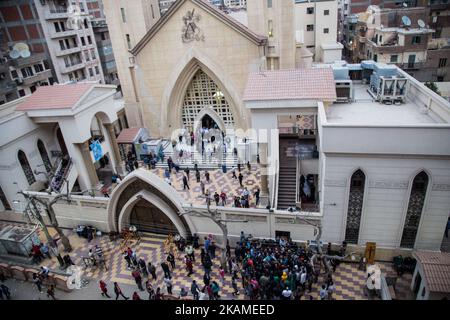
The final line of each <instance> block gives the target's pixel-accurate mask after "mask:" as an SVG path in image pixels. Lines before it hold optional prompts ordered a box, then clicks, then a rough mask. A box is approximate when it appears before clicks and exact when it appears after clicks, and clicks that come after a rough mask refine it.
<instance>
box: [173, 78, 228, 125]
mask: <svg viewBox="0 0 450 320" xmlns="http://www.w3.org/2000/svg"><path fill="white" fill-rule="evenodd" d="M205 110H210V111H212V112H211V113H210V114H208V113H206V114H205V113H204V112H205ZM214 114H215V115H217V117H218V118H219V119H217V118H216V119H214V118H215V117H214ZM208 117H209V118H210V120H211V121H210V123H211V124H213V123H215V124H216V125H217V127H219V125H223V126H225V127H234V124H235V123H234V115H233V112H232V110H231V107H230V104H229V103H228V100H227V98H226V97H225V94H224V93H223V91H222V90H221V89H220V88H219V86H218V85H217V84H216V83H215V82H214V80H213V79H212V78H210V77H209V76H208V75H207V74H206V73H205V72H204V71H203V70H202V69H198V70H197V72H196V73H195V75H194V77H193V78H192V80H191V82H190V83H189V85H188V87H187V89H186V93H185V95H184V100H183V106H182V110H181V119H182V122H183V126H184V127H185V128H186V129H188V130H192V131H194V130H195V129H196V128H195V126H196V124H197V123H198V122H199V121H201V122H202V124H203V121H204V120H208ZM216 120H217V121H216ZM217 122H219V123H217ZM205 124H206V123H205ZM220 129H222V130H225V128H220Z"/></svg>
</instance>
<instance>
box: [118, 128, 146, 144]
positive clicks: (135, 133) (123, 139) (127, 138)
mask: <svg viewBox="0 0 450 320" xmlns="http://www.w3.org/2000/svg"><path fill="white" fill-rule="evenodd" d="M141 129H143V128H127V129H123V130H122V131H121V132H120V134H119V136H118V137H117V143H122V144H124V143H136V142H137V140H138V139H139V132H140V131H141Z"/></svg>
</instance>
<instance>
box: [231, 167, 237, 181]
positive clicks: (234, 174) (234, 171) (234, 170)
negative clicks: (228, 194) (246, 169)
mask: <svg viewBox="0 0 450 320" xmlns="http://www.w3.org/2000/svg"><path fill="white" fill-rule="evenodd" d="M232 173H233V176H232V178H233V179H237V178H238V177H237V175H236V168H233V171H232Z"/></svg>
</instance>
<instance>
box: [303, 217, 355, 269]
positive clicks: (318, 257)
mask: <svg viewBox="0 0 450 320" xmlns="http://www.w3.org/2000/svg"><path fill="white" fill-rule="evenodd" d="M294 219H295V220H301V221H303V222H305V223H307V224H309V225H311V226H313V228H314V235H315V237H316V238H315V241H316V244H317V252H316V253H314V254H313V255H312V257H311V260H310V263H311V265H312V266H314V264H315V263H316V261H319V262H320V263H321V264H322V265H323V267H324V268H325V273H326V275H327V277H328V276H332V275H333V266H332V265H331V261H332V260H338V261H342V260H344V259H346V258H347V257H349V256H351V255H352V254H354V252H352V253H349V254H346V255H343V256H337V255H328V254H324V253H323V251H322V246H321V245H320V242H321V238H322V225H321V223H320V222H319V223H317V224H315V223H312V222H311V221H309V220H307V219H305V218H303V217H300V216H297V215H296V216H295V218H294ZM295 220H294V221H295Z"/></svg>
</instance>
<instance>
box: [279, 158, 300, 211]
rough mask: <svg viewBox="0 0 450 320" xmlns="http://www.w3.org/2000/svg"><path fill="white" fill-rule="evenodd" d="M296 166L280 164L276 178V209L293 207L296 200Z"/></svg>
mask: <svg viewBox="0 0 450 320" xmlns="http://www.w3.org/2000/svg"><path fill="white" fill-rule="evenodd" d="M295 174H296V168H295V167H292V166H282V165H280V172H279V178H278V205H277V207H278V209H281V210H284V209H287V208H289V207H295V202H296V195H295V192H296V177H295Z"/></svg>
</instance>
